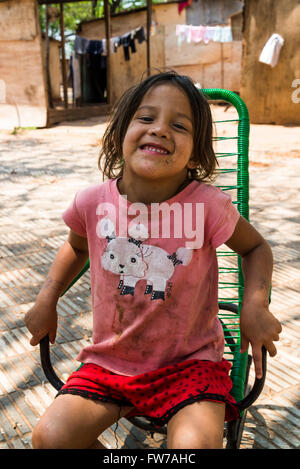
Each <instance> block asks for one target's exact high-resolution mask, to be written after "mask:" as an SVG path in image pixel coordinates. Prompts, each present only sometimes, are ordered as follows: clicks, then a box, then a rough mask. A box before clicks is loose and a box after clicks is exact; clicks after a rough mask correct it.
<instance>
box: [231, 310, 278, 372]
mask: <svg viewBox="0 0 300 469" xmlns="http://www.w3.org/2000/svg"><path fill="white" fill-rule="evenodd" d="M240 329H241V353H243V352H246V351H247V349H248V346H249V343H250V344H251V348H252V357H253V361H254V368H255V374H256V377H257V378H262V375H263V373H262V346H264V347H265V348H266V349H267V351H268V352H269V355H270V356H271V357H274V356H275V355H276V353H277V350H276V347H275V345H274V343H273V342H275V341H278V340H279V334H280V332H281V331H282V327H281V325H280V322H279V321H278V320H277V319H276V318H275V317H274V316H273V314H272V313H271V312H270V311H269V308H268V307H265V306H262V305H255V303H253V304H249V305H247V306H243V307H242V310H241V318H240Z"/></svg>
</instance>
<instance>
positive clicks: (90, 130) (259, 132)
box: [0, 105, 300, 166]
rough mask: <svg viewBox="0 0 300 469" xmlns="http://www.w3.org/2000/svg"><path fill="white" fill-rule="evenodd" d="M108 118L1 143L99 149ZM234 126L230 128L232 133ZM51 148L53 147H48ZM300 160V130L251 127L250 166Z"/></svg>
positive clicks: (7, 134) (217, 108)
mask: <svg viewBox="0 0 300 469" xmlns="http://www.w3.org/2000/svg"><path fill="white" fill-rule="evenodd" d="M211 109H212V114H213V117H214V119H215V120H221V119H224V118H225V119H234V118H235V117H236V111H235V109H234V108H233V107H232V106H230V107H229V108H226V107H224V106H221V105H212V106H211ZM107 121H108V116H101V117H93V118H90V119H86V120H81V121H74V122H62V123H60V124H58V125H55V126H52V127H51V128H44V129H34V130H27V129H19V130H18V129H16V130H15V132H13V131H10V130H0V142H1V140H7V139H19V140H20V139H24V138H25V139H27V138H31V139H34V140H43V141H44V140H49V142H50V141H54V142H58V141H59V140H63V141H64V142H65V143H74V145H75V144H76V142H80V143H81V144H89V145H92V146H97V145H100V144H101V139H102V136H103V133H104V131H105V128H106V124H107ZM232 126H233V127H234V126H236V124H235V123H234V124H232V125H229V126H228V129H229V133H230V131H231V129H232ZM225 134H227V130H226V129H222V131H221V133H219V134H218V135H225ZM49 144H50V143H49ZM262 154H263V155H264V158H263V159H260V158H257V156H258V155H262ZM278 157H281V158H283V159H284V158H287V157H288V158H300V126H294V125H289V126H283V125H262V124H251V127H250V158H249V160H250V165H253V166H259V165H268V164H269V163H270V162H271V161H272V159H273V158H278Z"/></svg>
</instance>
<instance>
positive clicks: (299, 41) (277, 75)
mask: <svg viewBox="0 0 300 469" xmlns="http://www.w3.org/2000/svg"><path fill="white" fill-rule="evenodd" d="M299 25H300V4H299V0H285V1H284V2H282V1H280V0H265V1H263V2H261V1H259V0H247V2H246V8H245V30H244V40H243V46H244V47H243V62H242V80H241V96H242V98H243V99H244V100H245V102H246V103H247V106H248V108H249V112H250V118H251V122H253V123H258V124H299V123H300V35H299ZM274 33H276V34H279V35H281V37H282V38H283V39H284V44H283V46H282V48H281V50H280V55H279V60H278V62H277V65H275V66H274V67H271V66H270V65H267V64H264V63H261V62H259V57H260V53H261V51H262V49H263V48H264V46H265V44H266V42H267V40H268V39H269V38H270V37H271V36H272V35H273V34H274ZM297 88H298V91H297Z"/></svg>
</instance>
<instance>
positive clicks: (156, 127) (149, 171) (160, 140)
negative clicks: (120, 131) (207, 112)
mask: <svg viewBox="0 0 300 469" xmlns="http://www.w3.org/2000/svg"><path fill="white" fill-rule="evenodd" d="M192 151H193V117H192V110H191V106H190V103H189V99H188V98H187V96H186V95H185V93H184V92H183V91H182V90H181V89H180V88H179V87H177V86H174V85H171V84H161V85H158V86H155V87H153V88H151V89H150V90H149V91H148V92H147V93H146V94H145V96H144V98H143V100H142V102H141V104H140V106H139V107H138V109H137V111H136V113H135V114H134V116H133V118H132V120H131V122H130V124H129V126H128V129H127V132H126V135H125V138H124V142H123V157H124V161H125V165H124V172H123V178H122V183H121V186H122V192H123V193H126V194H128V188H129V187H130V186H132V185H135V186H136V187H138V185H139V184H141V187H143V190H144V191H145V189H146V186H147V185H148V187H149V183H150V184H154V185H157V184H159V185H160V186H161V187H164V189H167V187H169V190H167V192H170V195H173V194H172V191H173V193H174V192H176V189H177V188H178V187H179V186H180V185H181V184H182V183H183V182H184V181H185V179H186V176H187V170H188V168H190V167H193V163H192V162H191V161H190V159H191V156H192ZM128 195H129V194H128Z"/></svg>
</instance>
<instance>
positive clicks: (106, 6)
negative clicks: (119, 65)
mask: <svg viewBox="0 0 300 469" xmlns="http://www.w3.org/2000/svg"><path fill="white" fill-rule="evenodd" d="M104 19H105V36H106V100H107V104H111V96H112V93H111V66H110V55H111V54H110V35H111V24H110V6H109V3H108V0H104Z"/></svg>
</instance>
